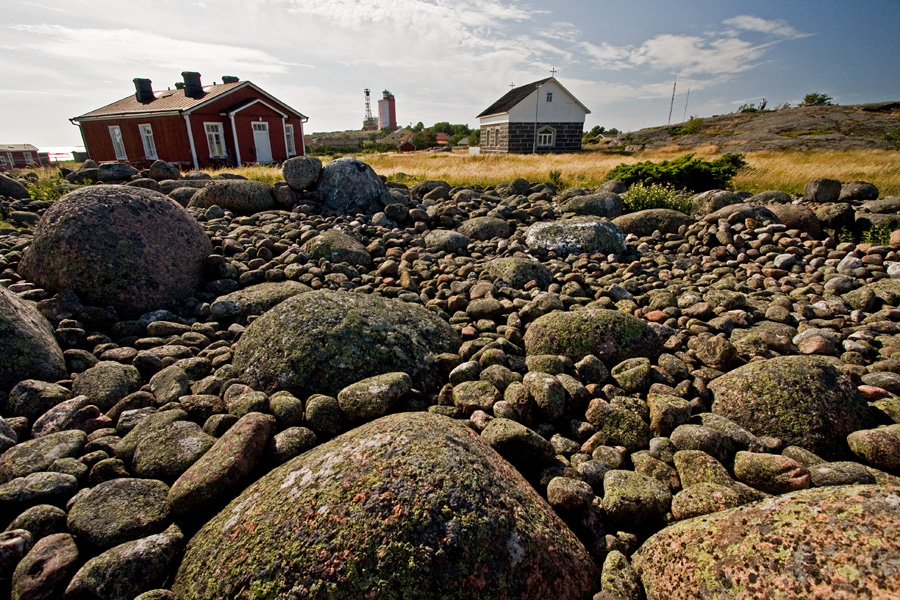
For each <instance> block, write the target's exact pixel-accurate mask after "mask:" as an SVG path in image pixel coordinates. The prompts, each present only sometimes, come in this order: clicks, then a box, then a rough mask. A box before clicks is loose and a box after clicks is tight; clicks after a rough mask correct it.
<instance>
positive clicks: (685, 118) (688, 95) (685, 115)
mask: <svg viewBox="0 0 900 600" xmlns="http://www.w3.org/2000/svg"><path fill="white" fill-rule="evenodd" d="M690 99H691V86H690V85H688V93H687V96H686V97H685V99H684V114H683V115H682V116H681V121H682V122H684V121H687V105H688V100H690Z"/></svg>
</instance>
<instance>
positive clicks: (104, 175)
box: [97, 162, 138, 183]
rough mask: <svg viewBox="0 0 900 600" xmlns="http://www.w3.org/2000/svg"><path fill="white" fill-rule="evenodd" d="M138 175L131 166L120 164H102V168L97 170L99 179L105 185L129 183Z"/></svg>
mask: <svg viewBox="0 0 900 600" xmlns="http://www.w3.org/2000/svg"><path fill="white" fill-rule="evenodd" d="M137 174H138V170H137V169H135V168H134V167H132V166H131V165H128V164H125V163H120V162H105V163H100V166H99V167H98V168H97V179H99V180H100V181H102V182H103V183H114V182H115V183H118V182H120V181H128V180H129V179H131V178H132V177H133V176H135V175H137Z"/></svg>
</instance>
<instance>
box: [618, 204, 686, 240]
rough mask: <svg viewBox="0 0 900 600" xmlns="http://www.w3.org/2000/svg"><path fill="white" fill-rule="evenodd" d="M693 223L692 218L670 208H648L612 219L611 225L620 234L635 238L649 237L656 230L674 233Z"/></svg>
mask: <svg viewBox="0 0 900 600" xmlns="http://www.w3.org/2000/svg"><path fill="white" fill-rule="evenodd" d="M693 222H694V219H693V218H692V217H690V216H688V215H686V214H684V213H683V212H680V211H677V210H672V209H671V208H648V209H647V210H639V211H637V212H633V213H629V214H627V215H622V216H621V217H616V218H615V219H613V224H614V225H615V226H616V227H618V228H619V229H621V230H622V233H624V234H626V235H627V234H629V233H633V234H634V235H637V236H645V235H651V234H652V233H653V232H654V231H657V230H659V232H660V233H676V232H677V231H678V228H679V227H681V226H682V225H691V224H692V223H693Z"/></svg>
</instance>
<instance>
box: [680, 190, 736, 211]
mask: <svg viewBox="0 0 900 600" xmlns="http://www.w3.org/2000/svg"><path fill="white" fill-rule="evenodd" d="M689 201H690V204H691V214H692V215H694V216H695V217H705V216H706V215H708V214H710V213H714V212H716V211H717V210H720V209H722V208H724V207H726V206H728V205H729V204H738V203H739V202H741V197H740V196H738V195H737V194H735V193H734V192H730V191H728V190H707V191H705V192H700V193H699V194H694V195H693V196H691V197H690V200H689Z"/></svg>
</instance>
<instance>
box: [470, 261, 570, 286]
mask: <svg viewBox="0 0 900 600" xmlns="http://www.w3.org/2000/svg"><path fill="white" fill-rule="evenodd" d="M484 270H485V272H486V273H487V274H488V275H490V276H492V277H494V278H495V279H497V280H499V281H502V282H504V283H506V284H507V285H508V286H509V287H511V288H515V289H517V290H521V289H522V288H524V287H525V284H526V283H528V282H529V281H535V282H537V284H538V287H539V288H546V287H547V286H548V285H550V284H551V283H552V282H553V274H552V273H551V272H550V269H549V268H547V266H546V265H542V264H541V263H539V262H537V261H536V260H531V259H530V258H520V257H516V256H510V257H504V258H495V259H493V260H491V261H489V262H488V263H487V264H486V265H485V269H484Z"/></svg>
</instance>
